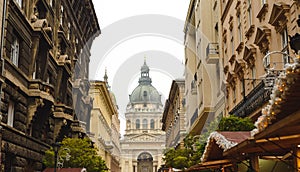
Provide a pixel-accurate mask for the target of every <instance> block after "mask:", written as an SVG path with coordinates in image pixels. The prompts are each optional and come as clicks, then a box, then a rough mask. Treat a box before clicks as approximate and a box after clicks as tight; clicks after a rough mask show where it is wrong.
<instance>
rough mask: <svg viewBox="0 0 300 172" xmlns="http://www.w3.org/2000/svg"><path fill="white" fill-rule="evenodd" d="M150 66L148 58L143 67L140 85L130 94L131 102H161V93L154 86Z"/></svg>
mask: <svg viewBox="0 0 300 172" xmlns="http://www.w3.org/2000/svg"><path fill="white" fill-rule="evenodd" d="M149 71H150V69H149V67H148V66H147V63H146V60H145V61H144V64H143V66H142V67H141V77H140V79H139V85H138V86H137V87H136V88H135V89H134V90H133V91H132V94H131V95H130V96H129V99H130V103H158V104H161V95H160V94H159V93H158V91H157V90H156V88H155V87H153V86H152V84H151V83H152V80H151V78H150V76H149Z"/></svg>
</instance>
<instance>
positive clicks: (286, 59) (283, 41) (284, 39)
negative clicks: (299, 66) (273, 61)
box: [281, 28, 290, 64]
mask: <svg viewBox="0 0 300 172" xmlns="http://www.w3.org/2000/svg"><path fill="white" fill-rule="evenodd" d="M281 47H282V52H285V53H286V54H288V32H287V29H286V28H285V29H284V30H283V31H282V33H281ZM282 59H283V63H284V64H287V63H290V57H289V56H287V55H282Z"/></svg>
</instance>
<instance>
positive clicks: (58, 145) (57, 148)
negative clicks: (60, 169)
mask: <svg viewBox="0 0 300 172" xmlns="http://www.w3.org/2000/svg"><path fill="white" fill-rule="evenodd" d="M60 146H61V143H60V142H55V143H54V144H52V147H53V150H54V172H56V168H57V154H58V150H59V148H60Z"/></svg>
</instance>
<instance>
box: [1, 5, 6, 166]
mask: <svg viewBox="0 0 300 172" xmlns="http://www.w3.org/2000/svg"><path fill="white" fill-rule="evenodd" d="M5 18H6V0H3V13H2V26H1V38H0V58H1V62H2V68H1V69H0V70H1V76H0V78H1V77H3V74H4V58H3V45H4V30H5ZM2 87H3V83H1V85H0V109H2V102H1V97H2ZM1 121H2V114H1V113H0V145H2V126H1V123H2V122H1ZM1 154H2V150H1V146H0V169H1V170H2V156H1Z"/></svg>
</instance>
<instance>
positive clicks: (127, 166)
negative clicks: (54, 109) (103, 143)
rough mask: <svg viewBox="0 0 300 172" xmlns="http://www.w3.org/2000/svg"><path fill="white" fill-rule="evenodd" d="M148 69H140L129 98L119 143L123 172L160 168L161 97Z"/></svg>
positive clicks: (151, 171) (162, 140)
mask: <svg viewBox="0 0 300 172" xmlns="http://www.w3.org/2000/svg"><path fill="white" fill-rule="evenodd" d="M149 70H150V69H149V67H148V66H147V64H146V61H145V62H144V65H143V66H142V67H141V76H140V79H139V85H138V86H137V87H136V88H135V89H134V90H133V91H132V93H131V95H129V103H128V105H127V109H126V113H125V117H126V130H125V135H124V138H123V139H122V140H121V150H122V151H121V152H122V155H121V157H122V163H121V166H122V172H156V171H157V170H158V168H159V167H160V166H161V164H162V155H163V150H164V149H165V132H163V131H162V130H161V128H162V124H161V118H162V112H163V105H162V103H161V95H160V94H159V92H158V91H157V90H156V88H154V87H153V86H152V84H151V82H152V81H151V78H150V76H149Z"/></svg>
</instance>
